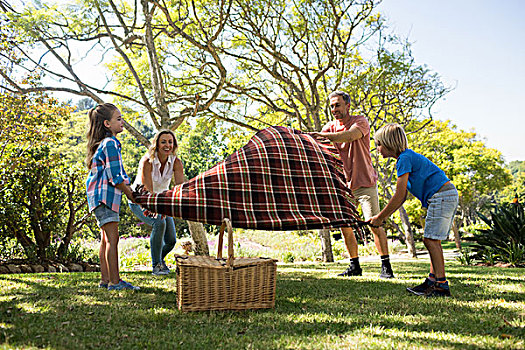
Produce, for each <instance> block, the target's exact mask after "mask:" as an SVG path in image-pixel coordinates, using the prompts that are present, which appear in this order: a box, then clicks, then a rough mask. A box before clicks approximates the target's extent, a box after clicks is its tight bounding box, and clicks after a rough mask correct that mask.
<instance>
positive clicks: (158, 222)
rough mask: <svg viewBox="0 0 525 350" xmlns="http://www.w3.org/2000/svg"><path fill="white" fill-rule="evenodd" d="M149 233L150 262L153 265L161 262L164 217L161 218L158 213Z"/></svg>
mask: <svg viewBox="0 0 525 350" xmlns="http://www.w3.org/2000/svg"><path fill="white" fill-rule="evenodd" d="M151 226H152V227H153V229H152V230H151V235H150V237H149V244H150V246H151V262H152V264H153V267H155V266H156V265H157V264H160V263H161V262H162V245H163V241H164V232H165V231H166V219H161V218H160V215H159V216H158V217H157V218H156V219H155V221H154V222H153V223H152V225H151Z"/></svg>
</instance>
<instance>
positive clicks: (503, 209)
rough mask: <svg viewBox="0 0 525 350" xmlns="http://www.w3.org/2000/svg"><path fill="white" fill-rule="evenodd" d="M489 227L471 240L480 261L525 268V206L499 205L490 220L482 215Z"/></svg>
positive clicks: (517, 204) (492, 212)
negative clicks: (497, 262) (498, 262)
mask: <svg viewBox="0 0 525 350" xmlns="http://www.w3.org/2000/svg"><path fill="white" fill-rule="evenodd" d="M478 215H479V217H480V218H481V220H483V221H484V222H485V223H486V224H487V225H488V228H486V229H480V230H478V231H477V233H476V234H474V236H473V237H472V238H470V239H469V240H471V241H474V242H475V244H474V245H473V246H472V249H473V250H474V251H475V252H476V253H477V255H476V257H477V258H478V259H480V260H485V261H486V260H488V261H490V262H492V261H500V262H503V263H508V264H511V265H513V266H524V265H525V211H524V207H523V205H522V204H521V203H519V202H516V203H504V204H501V205H498V206H495V207H494V208H493V209H492V210H491V212H490V218H487V217H486V216H484V215H483V214H481V213H478Z"/></svg>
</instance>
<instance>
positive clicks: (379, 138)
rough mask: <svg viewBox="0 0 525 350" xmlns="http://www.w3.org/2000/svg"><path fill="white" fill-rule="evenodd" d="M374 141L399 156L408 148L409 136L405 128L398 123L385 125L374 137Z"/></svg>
mask: <svg viewBox="0 0 525 350" xmlns="http://www.w3.org/2000/svg"><path fill="white" fill-rule="evenodd" d="M374 140H375V141H376V144H377V143H380V144H381V146H382V147H385V148H386V149H388V150H389V151H392V152H394V153H395V154H397V155H399V154H401V153H402V152H403V151H404V150H406V149H407V148H408V140H407V135H406V134H405V130H404V129H403V127H402V126H401V125H399V124H396V123H390V124H385V125H383V126H382V127H381V128H380V129H379V130H377V132H376V133H375V135H374Z"/></svg>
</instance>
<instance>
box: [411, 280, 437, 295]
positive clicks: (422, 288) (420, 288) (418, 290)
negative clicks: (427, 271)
mask: <svg viewBox="0 0 525 350" xmlns="http://www.w3.org/2000/svg"><path fill="white" fill-rule="evenodd" d="M434 283H435V282H434V281H431V280H430V279H428V278H425V282H423V283H421V284H420V285H417V286H415V287H408V288H407V292H410V293H412V294H415V295H423V294H425V292H426V290H427V289H428V288H430V287H431V286H433V285H434Z"/></svg>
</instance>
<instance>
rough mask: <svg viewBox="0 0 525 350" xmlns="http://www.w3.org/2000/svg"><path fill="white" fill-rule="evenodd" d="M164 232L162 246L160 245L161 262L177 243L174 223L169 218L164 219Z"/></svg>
mask: <svg viewBox="0 0 525 350" xmlns="http://www.w3.org/2000/svg"><path fill="white" fill-rule="evenodd" d="M165 220H166V230H165V231H164V244H163V245H162V261H164V258H165V257H166V255H168V254H169V252H171V251H172V249H173V247H175V243H176V242H177V237H176V232H175V222H173V218H172V217H171V216H167V217H166V219H165Z"/></svg>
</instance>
